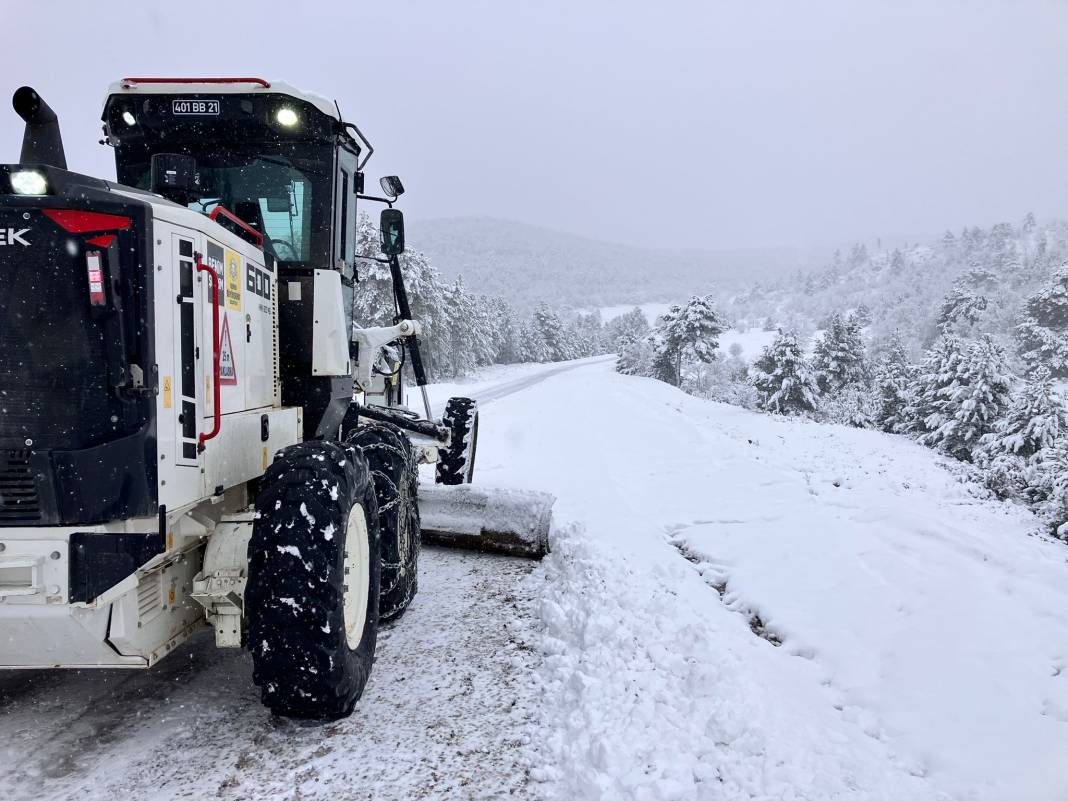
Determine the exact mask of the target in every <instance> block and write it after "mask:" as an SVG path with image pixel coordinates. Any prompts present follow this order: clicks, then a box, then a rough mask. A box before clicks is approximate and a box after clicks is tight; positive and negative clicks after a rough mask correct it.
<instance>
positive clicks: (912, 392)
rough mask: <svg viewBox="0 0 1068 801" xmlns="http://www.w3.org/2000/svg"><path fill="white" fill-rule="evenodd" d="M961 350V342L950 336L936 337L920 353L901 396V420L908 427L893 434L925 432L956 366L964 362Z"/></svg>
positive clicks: (957, 338)
mask: <svg viewBox="0 0 1068 801" xmlns="http://www.w3.org/2000/svg"><path fill="white" fill-rule="evenodd" d="M964 348H965V342H964V340H963V339H961V338H960V337H958V336H955V335H952V334H950V335H946V336H942V337H940V338H939V339H938V340H936V341H935V343H934V345H933V346H932V347H931V348H930V350H928V351H927V352H926V353H924V355H923V361H922V362H921V363H920V367H919V369H918V370H917V371H916V373H915V375H914V377H913V380H912V382H911V383H910V384H909V387H908V390H907V393H906V395H905V397H906V399H907V402H908V405H907V406H906V408H905V411H904V413H903V419H904V420H905V421H907V422H908V424H909V426H910V427H909V428H907V429H906V428H902V427H898V428H897V433H899V434H916V435H918V436H920V435H924V434H926V433H927V432H928V428H927V420H928V418H931V417H932V415H935V414H938V413H940V410H941V408H942V405H943V403H944V401H945V394H946V393H947V392H949V390H950V388H951V387H952V386H953V383H954V381H955V380H956V378H957V372H958V370H959V368H960V363H961V361H962V360H963V359H964ZM932 422H934V421H932Z"/></svg>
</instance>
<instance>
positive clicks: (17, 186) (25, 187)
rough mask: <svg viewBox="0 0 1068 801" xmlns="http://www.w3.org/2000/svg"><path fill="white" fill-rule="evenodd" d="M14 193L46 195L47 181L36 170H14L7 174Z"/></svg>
mask: <svg viewBox="0 0 1068 801" xmlns="http://www.w3.org/2000/svg"><path fill="white" fill-rule="evenodd" d="M9 178H10V181H11V189H12V191H13V192H14V193H15V194H16V195H47V194H48V181H46V180H45V177H44V175H42V174H41V173H39V172H38V171H37V170H14V171H12V173H11V175H10V176H9Z"/></svg>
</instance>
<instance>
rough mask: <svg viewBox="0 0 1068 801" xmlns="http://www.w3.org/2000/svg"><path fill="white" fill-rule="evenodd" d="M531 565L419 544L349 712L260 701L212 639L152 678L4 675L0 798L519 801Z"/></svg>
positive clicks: (101, 673) (530, 692) (235, 659)
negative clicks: (308, 716) (404, 601)
mask: <svg viewBox="0 0 1068 801" xmlns="http://www.w3.org/2000/svg"><path fill="white" fill-rule="evenodd" d="M535 564H536V563H534V562H532V561H530V560H527V559H515V558H507V557H501V556H483V555H480V554H475V553H471V552H469V551H450V550H441V549H437V548H425V549H424V551H423V554H422V558H421V559H420V563H419V566H420V575H419V587H420V589H419V594H418V595H417V596H416V597H415V600H414V601H413V603H412V606H411V607H410V608H409V610H408V611H407V612H406V613H405V615H404V617H402V618H401V619H400V620H399V621H397V622H396V623H395V624H389V625H387V626H385V627H383V628H382V629H381V630H380V632H379V637H378V649H377V653H376V659H375V667H374V671H373V673H372V675H371V680H370V682H369V684H368V686H367V689H366V690H365V692H364V695H363V698H361V699H360V702H359V704H358V705H357V707H356V711H355V712H354V714H353V715H352V716H351V717H349V718H347V719H345V720H340V721H335V722H332V723H326V724H316V723H309V722H302V721H290V720H285V719H282V718H275V717H273V716H272V715H271V714H270V713H269V712H268V711H267V710H266V709H264V708H263V707H262V706H261V705H260V701H259V697H258V693H257V691H256V688H255V687H254V686H253V685H252V681H251V675H252V666H251V660H250V659H249V657H248V655H247V654H246V653H245V652H242V651H231V650H219V649H216V648H215V644H214V640H213V638H212V636H211V634H210V632H208V631H205V632H202V633H201V634H200V635H198V636H197V637H195V638H194V639H192V640H191V641H189V642H188V643H186V644H185V645H182V646H180V647H179V648H178V649H176V651H175V652H174V653H172V654H171V655H169V656H168V657H167V658H166V659H164V660H163V661H161V662H160V663H159V665H158V666H156V667H155V668H153V669H151V670H147V671H119V670H82V671H66V672H58V671H56V672H53V671H39V670H37V671H12V672H7V673H0V731H3V732H4V733H5V734H6V735H7V736H6V737H4V739H3V742H2V744H0V759H2V760H3V764H4V770H3V772H2V775H0V797H2V798H4V799H5V801H23V800H24V799H27V800H28V799H33V801H67V799H73V798H77V799H80V801H82V800H83V801H113V800H114V799H138V798H168V799H169V798H189V799H205V798H218V799H233V800H234V801H275V800H276V799H297V798H299V799H303V801H334V800H335V799H344V800H345V801H393V799H417V798H418V799H449V800H450V801H451V800H452V799H469V798H478V799H498V798H507V799H528V798H531V797H532V796H531V789H530V783H529V781H528V779H527V770H528V763H527V761H526V760H527V755H526V751H525V750H524V746H525V744H524V737H525V736H526V735H525V733H524V732H525V730H526V728H527V727H528V725H529V723H528V720H529V718H530V717H531V715H533V709H534V707H535V704H536V703H537V699H536V697H535V685H534V682H533V678H532V673H533V663H534V662H535V661H536V655H535V654H534V652H533V650H532V649H531V646H530V644H529V642H528V641H527V638H528V633H527V629H526V625H525V622H524V621H526V620H529V619H530V618H531V616H532V612H531V606H532V604H533V603H534V599H533V598H532V597H531V595H530V590H531V589H532V587H529V585H527V584H526V583H525V582H524V577H525V576H526V575H527V574H528V573H529V572H530V571H531V570H532V569H533V567H534V565H535Z"/></svg>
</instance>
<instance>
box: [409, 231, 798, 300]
mask: <svg viewBox="0 0 1068 801" xmlns="http://www.w3.org/2000/svg"><path fill="white" fill-rule="evenodd" d="M407 240H408V243H409V245H410V246H411V247H413V248H416V249H418V250H422V251H424V252H425V253H426V254H427V255H428V256H429V257H430V259H431V263H432V264H433V265H434V266H435V267H436V268H437V269H438V270H439V271H440V272H441V273H442V275H444V276H446V277H448V278H454V277H455V276H457V275H462V276H463V279H464V283H465V285H466V286H467V287H468V289H470V290H473V291H475V292H479V293H484V294H488V295H500V296H501V297H504V298H505V299H507V300H508V301H509V302H510V303H512V304H513V305H515V306H517V307H519V308H528V307H530V306H533V305H534V304H535V303H537V302H539V301H547V302H549V303H551V304H553V305H554V306H572V307H597V306H614V305H619V304H624V303H628V304H629V303H640V302H650V301H675V300H679V299H682V298H685V297H688V296H689V295H693V294H704V293H708V292H712V291H713V290H719V291H722V290H723V289H725V288H729V287H736V286H740V285H742V284H746V283H750V282H752V281H753V280H762V279H772V278H777V277H780V276H782V275H783V274H784V273H785V272H787V271H795V270H797V269H798V268H800V267H806V266H809V265H808V262H809V261H810V259H808V258H806V257H805V256H804V254H802V253H800V252H799V251H796V250H792V249H787V248H783V249H768V250H731V251H657V250H645V249H642V248H636V247H630V246H627V245H619V244H614V243H611V242H600V241H597V240H594V239H587V238H585V237H581V236H576V235H574V234H568V233H564V232H562V231H554V230H551V229H548V228H539V227H537V226H533V225H526V224H524V223H518V222H511V221H508V220H498V219H494V218H490V217H455V218H446V219H432V220H410V221H409V222H408V224H407Z"/></svg>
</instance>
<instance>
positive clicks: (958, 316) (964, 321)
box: [938, 280, 987, 333]
mask: <svg viewBox="0 0 1068 801" xmlns="http://www.w3.org/2000/svg"><path fill="white" fill-rule="evenodd" d="M986 307H987V299H986V297H985V296H983V295H980V294H978V293H976V292H975V291H974V290H973V289H972V288H971V286H969V282H968V281H965V280H958V281H956V282H955V283H954V284H953V288H952V289H951V290H950V291H949V294H948V295H946V298H945V300H943V301H942V308H941V309H940V310H939V312H938V327H939V329H940V330H941V331H942V332H943V333H946V332H949V331H953V330H957V331H962V332H963V331H967V330H968V329H969V328H970V327H971V326H973V325H974V324H975V323H977V322H979V318H980V317H982V316H983V312H984V311H986Z"/></svg>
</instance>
